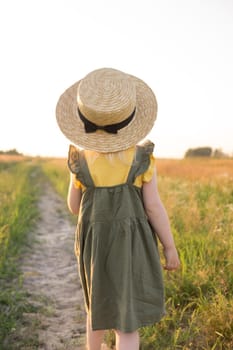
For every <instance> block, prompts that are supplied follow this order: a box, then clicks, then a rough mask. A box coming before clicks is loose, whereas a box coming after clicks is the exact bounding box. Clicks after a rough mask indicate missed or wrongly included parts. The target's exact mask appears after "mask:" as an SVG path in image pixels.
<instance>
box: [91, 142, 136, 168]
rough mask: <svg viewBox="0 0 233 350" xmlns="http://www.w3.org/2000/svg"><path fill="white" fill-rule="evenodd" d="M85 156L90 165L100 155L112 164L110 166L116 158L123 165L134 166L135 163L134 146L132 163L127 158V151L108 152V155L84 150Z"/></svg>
mask: <svg viewBox="0 0 233 350" xmlns="http://www.w3.org/2000/svg"><path fill="white" fill-rule="evenodd" d="M85 154H86V155H87V156H88V160H89V161H90V163H91V164H93V163H94V162H95V160H96V159H97V158H98V157H100V156H101V155H103V156H104V157H105V158H106V159H107V160H108V161H109V163H112V164H113V163H114V162H115V160H116V158H117V159H120V161H121V162H122V163H124V164H125V165H132V164H135V162H136V146H134V157H133V162H132V161H131V160H129V159H128V157H127V149H126V150H122V151H118V152H108V153H102V152H97V151H90V150H85Z"/></svg>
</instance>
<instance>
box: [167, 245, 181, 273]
mask: <svg viewBox="0 0 233 350" xmlns="http://www.w3.org/2000/svg"><path fill="white" fill-rule="evenodd" d="M163 253H164V256H165V259H166V265H165V266H164V269H165V270H168V271H172V270H176V269H178V267H179V266H180V260H179V257H178V253H177V250H176V247H175V246H174V247H169V248H164V251H163Z"/></svg>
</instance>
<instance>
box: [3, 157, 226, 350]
mask: <svg viewBox="0 0 233 350" xmlns="http://www.w3.org/2000/svg"><path fill="white" fill-rule="evenodd" d="M38 164H39V166H40V168H42V169H43V171H44V173H45V174H46V176H47V177H48V178H49V179H50V181H51V183H52V184H53V186H54V187H55V188H56V190H57V191H58V192H59V193H60V194H61V195H62V196H63V197H64V199H65V197H66V195H67V189H68V182H69V173H68V169H67V166H66V162H65V160H59V159H47V160H46V159H45V160H42V161H40V163H38ZM0 167H2V164H1V163H0ZM157 168H158V174H159V190H160V194H161V197H162V200H163V202H164V204H165V207H166V208H167V211H168V214H169V217H170V221H171V225H172V230H173V233H174V236H175V240H176V243H177V247H178V250H179V255H180V259H181V262H182V267H181V269H180V270H179V271H177V272H175V273H169V272H164V279H165V286H166V306H167V315H166V316H165V317H164V318H163V320H162V321H161V322H160V323H158V324H157V325H154V326H151V327H146V328H142V329H141V330H140V334H141V340H142V344H141V349H142V350H148V349H153V350H155V349H160V350H172V349H174V350H178V349H181V350H232V349H233V337H232V335H233V258H232V249H233V186H232V183H233V182H232V179H233V161H232V160H226V161H224V160H219V161H218V160H212V161H211V160H204V161H203V160H202V159H200V160H198V159H195V160H171V161H170V160H158V161H157ZM36 172H38V169H35V168H34V167H33V166H31V167H29V166H28V165H27V164H24V163H23V164H21V165H16V164H8V165H5V164H4V166H3V167H2V170H1V178H0V195H1V197H0V198H1V202H0V210H1V214H0V227H1V231H0V232H1V240H0V253H1V254H0V256H1V258H0V259H1V260H0V278H1V287H0V290H1V292H0V308H1V310H0V311H1V315H2V314H3V315H5V316H4V317H3V318H2V319H0V323H1V327H2V322H3V324H4V327H3V328H4V334H3V332H2V330H1V332H0V337H1V338H0V339H3V337H4V335H6V332H13V329H14V327H16V326H17V317H18V319H20V314H22V312H23V310H24V309H25V308H29V307H30V306H28V305H27V304H26V303H23V302H22V300H25V299H23V297H22V296H21V295H20V293H19V294H16V292H15V289H12V288H10V287H9V286H10V285H11V283H12V281H13V280H14V279H15V278H16V277H17V271H18V269H17V266H16V262H17V256H18V255H19V252H20V250H21V248H20V247H22V244H21V243H22V242H25V239H26V235H25V233H27V232H28V228H29V227H30V225H31V223H32V222H33V220H34V218H35V215H36V212H34V209H33V208H34V204H35V200H36V188H35V187H34V180H35V178H37V175H35V173H36ZM33 174H34V175H33ZM6 183H7V185H6ZM20 198H21V199H20ZM28 207H30V210H27V208H28ZM20 208H21V209H20ZM20 213H21V214H20ZM12 242H14V244H12ZM16 242H19V244H18V243H17V244H16ZM162 259H163V258H162ZM6 262H7V263H6ZM8 262H10V265H9V266H7V265H8ZM16 279H17V278H16ZM2 282H3V284H2ZM2 285H3V286H4V288H5V289H4V291H3V289H2ZM8 287H9V288H10V289H9V291H8V289H7V288H8ZM13 310H18V311H17V312H18V313H17V312H15V311H13ZM13 314H14V317H13V318H12V319H11V315H13ZM1 317H2V316H1ZM110 343H112V341H111V337H109V344H110ZM0 345H1V343H0Z"/></svg>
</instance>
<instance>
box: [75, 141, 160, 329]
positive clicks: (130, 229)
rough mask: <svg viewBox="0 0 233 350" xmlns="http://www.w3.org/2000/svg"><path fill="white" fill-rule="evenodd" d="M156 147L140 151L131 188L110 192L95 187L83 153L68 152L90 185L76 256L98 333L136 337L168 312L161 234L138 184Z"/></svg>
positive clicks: (127, 185)
mask: <svg viewBox="0 0 233 350" xmlns="http://www.w3.org/2000/svg"><path fill="white" fill-rule="evenodd" d="M151 145H152V144H149V145H148V144H147V145H146V146H138V147H137V151H136V157H135V161H134V162H133V164H132V166H131V168H130V171H129V174H128V179H127V181H126V183H123V184H120V185H116V186H111V187H96V186H95V185H94V182H93V180H92V177H91V174H90V172H89V169H88V165H87V162H86V160H85V156H84V152H83V151H79V150H77V149H75V148H73V149H72V151H71V150H70V152H69V160H68V165H69V168H70V170H71V171H72V172H73V173H75V174H76V178H77V179H78V180H79V181H80V182H81V183H82V184H83V185H84V186H85V190H84V191H83V194H82V200H81V205H80V212H79V217H78V224H77V230H76V241H75V251H76V255H77V258H78V262H79V274H80V279H81V283H82V287H83V292H84V298H85V304H86V309H87V312H88V313H89V315H90V320H91V326H92V329H93V330H100V329H117V330H120V331H122V332H133V331H135V330H136V329H138V328H140V327H144V326H147V325H151V324H154V323H155V322H158V321H159V320H160V319H161V318H162V316H163V315H164V313H165V310H164V288H163V278H162V270H161V264H160V258H159V253H158V248H157V240H156V235H155V233H154V232H153V231H152V229H151V226H150V224H149V222H148V219H147V216H146V214H145V211H144V207H143V202H142V192H141V188H139V187H136V186H135V185H134V180H135V178H136V177H137V176H138V175H140V174H143V173H144V172H145V171H146V170H147V168H148V167H149V164H150V154H151V153H152V151H153V145H152V146H151ZM106 176H108V175H107V174H106Z"/></svg>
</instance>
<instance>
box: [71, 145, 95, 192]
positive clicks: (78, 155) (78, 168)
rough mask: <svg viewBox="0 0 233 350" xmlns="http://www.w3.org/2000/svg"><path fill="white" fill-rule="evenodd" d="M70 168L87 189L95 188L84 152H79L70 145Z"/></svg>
mask: <svg viewBox="0 0 233 350" xmlns="http://www.w3.org/2000/svg"><path fill="white" fill-rule="evenodd" d="M68 167H69V169H70V171H71V172H72V173H73V174H75V175H76V179H77V180H79V181H80V182H81V183H82V185H84V186H85V187H94V186H95V185H94V182H93V180H92V177H91V174H90V172H89V169H88V165H87V162H86V158H85V155H84V151H83V150H82V151H81V150H78V149H77V148H76V147H75V146H73V145H70V148H69V154H68Z"/></svg>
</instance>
